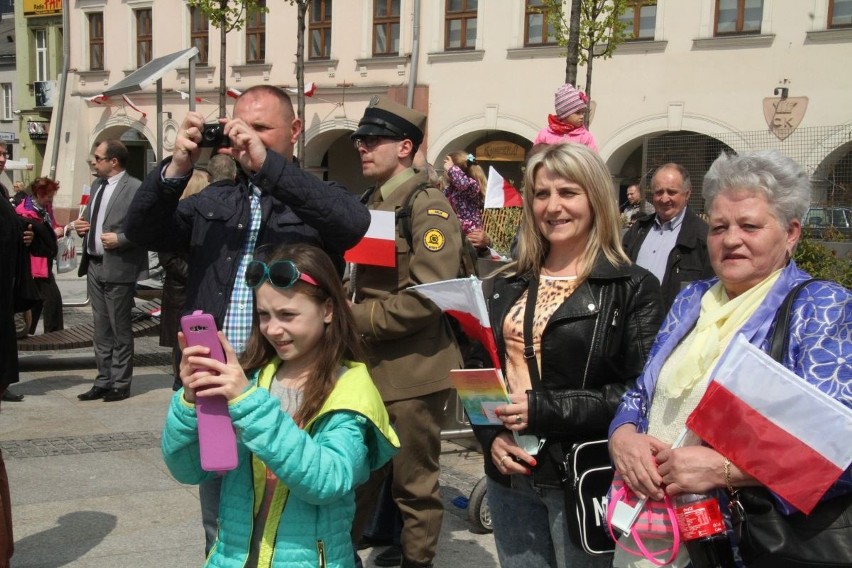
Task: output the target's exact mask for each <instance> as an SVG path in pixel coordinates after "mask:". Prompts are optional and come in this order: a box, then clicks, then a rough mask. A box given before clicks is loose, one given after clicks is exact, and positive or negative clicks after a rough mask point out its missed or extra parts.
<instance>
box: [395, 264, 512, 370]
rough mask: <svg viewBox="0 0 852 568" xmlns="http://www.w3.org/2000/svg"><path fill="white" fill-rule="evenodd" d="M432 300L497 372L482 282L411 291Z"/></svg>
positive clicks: (455, 282) (467, 281)
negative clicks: (482, 349) (477, 345)
mask: <svg viewBox="0 0 852 568" xmlns="http://www.w3.org/2000/svg"><path fill="white" fill-rule="evenodd" d="M410 289H411V290H414V291H415V292H417V293H419V294H421V295H423V296H426V297H427V298H429V299H430V300H432V301H433V302H434V303H435V305H436V306H438V307H439V308H441V311H443V312H444V313H446V314H447V315H449V316H452V317H453V318H455V319H456V320H457V321H458V322H459V325H461V328H462V330H464V332H465V334H467V336H468V337H470V338H472V339H475V340H477V341H479V342H480V343H481V344H482V345H483V347H485V349H486V351H488V355H489V356H490V357H491V363H492V364H493V365H494V368H495V369H499V368H500V358H499V357H498V356H497V344H496V343H495V342H494V334H493V333H492V332H491V319H490V318H489V317H488V308H487V307H486V306H485V296H483V295H482V281H481V280H479V279H478V278H477V277H476V276H471V277H470V278H456V279H454V280H442V281H440V282H431V283H429V284H418V285H417V286H412V287H411V288H410Z"/></svg>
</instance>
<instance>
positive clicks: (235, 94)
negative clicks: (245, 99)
mask: <svg viewBox="0 0 852 568" xmlns="http://www.w3.org/2000/svg"><path fill="white" fill-rule="evenodd" d="M225 94H226V95H228V96H229V97H231V98H232V99H238V98H240V95H242V94H243V92H242V91H240V90H239V89H235V88H233V87H228V90H227V91H225Z"/></svg>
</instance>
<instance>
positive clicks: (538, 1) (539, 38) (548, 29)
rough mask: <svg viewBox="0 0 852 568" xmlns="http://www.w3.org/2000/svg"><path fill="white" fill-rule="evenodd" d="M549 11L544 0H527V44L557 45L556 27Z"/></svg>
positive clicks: (525, 35) (528, 45) (525, 40)
mask: <svg viewBox="0 0 852 568" xmlns="http://www.w3.org/2000/svg"><path fill="white" fill-rule="evenodd" d="M549 12H550V9H549V8H548V6H547V5H546V4H545V3H544V0H526V21H525V22H524V45H525V46H527V47H534V46H539V45H542V46H543V45H556V43H557V38H556V29H555V28H554V26H553V24H551V23H550V22H549V21H548V16H549V15H550V14H549Z"/></svg>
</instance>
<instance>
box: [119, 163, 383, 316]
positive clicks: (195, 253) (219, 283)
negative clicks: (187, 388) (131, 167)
mask: <svg viewBox="0 0 852 568" xmlns="http://www.w3.org/2000/svg"><path fill="white" fill-rule="evenodd" d="M167 163H168V159H167V160H166V161H164V162H163V163H162V164H161V165H160V166H159V167H157V168H156V169H155V170H154V171H153V172H151V174H149V175H148V177H147V178H146V179H145V181H144V183H143V184H142V187H140V188H139V190H138V191H137V193H136V197H135V198H134V200H133V203H132V204H131V206H130V209H129V211H128V215H127V221H126V230H125V232H126V234H127V237H128V238H129V239H130V240H132V241H133V242H135V243H137V244H138V245H140V246H143V247H146V248H148V249H149V250H155V251H158V252H161V251H167V252H183V253H187V254H188V259H189V275H188V279H187V284H186V304H185V311H187V312H189V311H192V310H199V309H200V310H204V311H205V312H208V313H210V314H212V315H213V317H214V318H215V319H216V323H217V325H219V326H220V327H221V325H222V322H223V320H224V317H225V312H226V311H227V308H228V301H229V300H230V296H231V290H232V289H233V287H234V281H235V280H236V276H237V267H238V265H239V258H240V250H241V249H242V246H243V243H244V242H245V239H246V228H247V227H248V221H249V214H250V211H249V204H250V201H249V191H250V190H249V186H248V182H249V179H248V178H246V177H244V176H241V177H239V178H238V179H237V182H236V183H234V184H231V183H228V182H224V183H221V182H220V183H215V184H212V185H211V186H208V187H207V188H205V189H204V190H203V191H201V192H200V193H197V194H195V195H193V196H190V197H188V198H186V199H183V200H180V201H179V199H180V195H181V193H182V192H183V189H184V187H185V185H186V182H184V183H183V184H180V185H179V186H174V185H171V184H169V183H165V182H163V181H162V179H161V172H162V171H164V167H165V165H166V164H167ZM187 179H188V178H187ZM250 181H251V182H252V183H253V184H254V185H255V186H257V187H258V188H259V189H260V190H261V192H262V193H261V197H260V203H261V211H262V213H261V219H262V221H261V229H260V232H259V233H258V236H257V242H256V244H255V249H258V248H260V247H262V246H267V245H269V246H275V245H279V244H283V243H297V242H300V243H309V244H314V245H317V246H319V247H321V248H322V249H324V250H325V251H326V252H327V253H328V254H329V256H330V257H331V258H332V260H333V261H334V263H335V265H336V266H337V267H338V269H339V270H340V272H341V273H342V270H343V266H344V262H343V253H344V252H345V251H346V250H347V249H349V248H351V247H352V246H354V245H355V244H356V243H357V242H358V241H359V240H360V239H361V237H362V236H363V235H364V234H365V233H366V232H367V227H368V226H369V224H370V213H369V211H368V210H367V208H366V207H365V206H364V205H362V204H361V203H360V201H359V200H358V196H357V195H354V194H351V193H349V192H348V191H347V190H346V189H345V188H344V187H343V186H341V185H338V184H335V183H326V182H323V181H322V180H320V179H319V178H317V177H316V176H314V175H313V174H310V173H307V172H304V171H303V170H301V169H300V168H299V167H298V166H297V165H296V164H295V163H294V162H293V161H291V160H288V159H286V158H284V157H283V156H281V155H280V154H277V153H275V152H273V151H269V152H268V154H267V158H266V161H265V162H264V163H263V166H262V167H261V169H260V171H258V172H257V173H255V174H254V175H253V176H252V177H251V180H250Z"/></svg>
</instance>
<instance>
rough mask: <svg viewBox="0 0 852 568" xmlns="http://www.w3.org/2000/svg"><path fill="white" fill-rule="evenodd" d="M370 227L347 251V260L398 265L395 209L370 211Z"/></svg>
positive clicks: (356, 262)
mask: <svg viewBox="0 0 852 568" xmlns="http://www.w3.org/2000/svg"><path fill="white" fill-rule="evenodd" d="M370 217H371V218H370V227H369V228H368V229H367V234H366V235H364V237H363V238H362V239H361V240H360V241H358V244H357V245H355V246H354V247H352V248H351V249H349V250H348V251H346V253H344V255H343V258H344V260H346V262H354V263H355V264H369V265H371V266H386V267H389V268H392V267H394V266H396V215H395V214H394V213H393V211H370Z"/></svg>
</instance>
